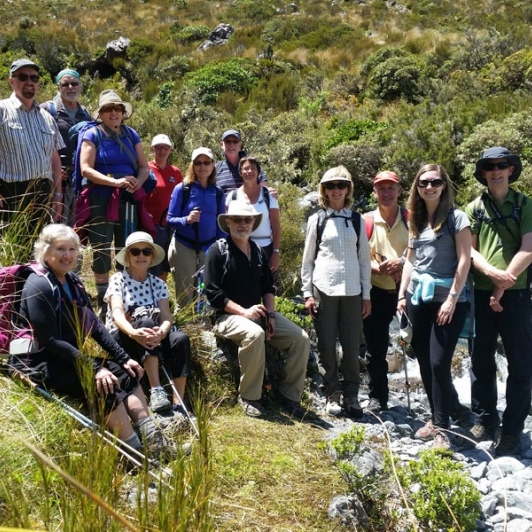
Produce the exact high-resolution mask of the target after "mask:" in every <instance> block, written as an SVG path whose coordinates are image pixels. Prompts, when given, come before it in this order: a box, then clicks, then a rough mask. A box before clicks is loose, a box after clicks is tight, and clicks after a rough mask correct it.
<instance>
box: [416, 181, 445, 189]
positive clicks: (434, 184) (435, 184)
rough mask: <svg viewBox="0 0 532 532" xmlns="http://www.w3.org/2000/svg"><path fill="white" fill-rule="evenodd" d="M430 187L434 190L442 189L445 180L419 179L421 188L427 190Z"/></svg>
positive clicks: (418, 182)
mask: <svg viewBox="0 0 532 532" xmlns="http://www.w3.org/2000/svg"><path fill="white" fill-rule="evenodd" d="M429 185H430V186H431V187H432V188H440V187H441V186H442V185H443V179H418V181H417V186H418V187H419V188H427V187H428V186H429Z"/></svg>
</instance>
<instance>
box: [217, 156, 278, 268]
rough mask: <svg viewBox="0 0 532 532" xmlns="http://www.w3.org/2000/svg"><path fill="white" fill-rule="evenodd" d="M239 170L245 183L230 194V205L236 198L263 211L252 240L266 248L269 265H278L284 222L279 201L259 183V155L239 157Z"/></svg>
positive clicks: (258, 210)
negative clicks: (280, 213) (282, 224)
mask: <svg viewBox="0 0 532 532" xmlns="http://www.w3.org/2000/svg"><path fill="white" fill-rule="evenodd" d="M238 171H239V173H240V175H241V176H242V179H243V183H242V186H241V187H240V188H238V189H237V190H234V191H233V192H231V193H228V194H227V200H226V204H227V207H229V203H231V201H232V200H234V199H239V200H246V201H248V202H249V203H250V204H251V205H253V207H254V208H255V210H256V211H257V212H261V213H262V221H261V223H260V225H259V226H258V227H257V229H255V231H253V233H251V240H254V241H255V242H257V244H258V245H259V246H260V247H261V248H263V249H264V251H265V252H266V255H267V257H268V260H269V263H270V269H271V270H272V271H273V272H275V271H277V270H278V269H279V245H280V244H281V223H280V221H279V203H278V201H277V198H274V197H273V196H272V195H271V194H270V191H269V190H268V188H267V187H265V186H262V185H261V184H260V183H259V175H260V172H261V167H260V163H259V160H258V159H257V158H256V157H251V156H246V157H242V159H240V162H239V163H238Z"/></svg>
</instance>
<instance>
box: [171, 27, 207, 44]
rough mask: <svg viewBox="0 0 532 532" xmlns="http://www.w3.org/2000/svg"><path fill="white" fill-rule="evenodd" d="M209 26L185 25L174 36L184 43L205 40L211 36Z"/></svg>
mask: <svg viewBox="0 0 532 532" xmlns="http://www.w3.org/2000/svg"><path fill="white" fill-rule="evenodd" d="M210 31H211V30H210V29H209V28H208V27H207V26H185V27H184V28H180V29H179V30H178V31H176V32H175V33H174V36H175V37H176V38H177V39H178V40H179V41H180V42H181V43H183V44H186V43H190V42H194V41H200V40H204V39H206V38H207V37H208V36H209V33H210Z"/></svg>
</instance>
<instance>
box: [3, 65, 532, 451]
mask: <svg viewBox="0 0 532 532" xmlns="http://www.w3.org/2000/svg"><path fill="white" fill-rule="evenodd" d="M39 73H40V69H39V67H38V66H37V65H36V64H34V63H33V62H31V61H29V60H27V59H21V60H17V61H15V62H13V64H12V65H11V69H10V78H9V83H10V84H11V86H12V88H13V91H14V92H13V94H12V95H11V97H10V98H9V99H7V100H2V101H0V151H1V152H2V157H0V207H1V209H2V217H1V218H2V222H3V224H4V227H5V226H6V225H7V224H8V223H9V221H10V220H13V216H15V215H16V214H17V213H19V214H20V212H21V209H22V211H23V212H24V215H25V216H27V217H28V219H29V220H32V221H34V222H35V226H36V227H39V226H41V227H43V228H42V230H41V231H40V234H39V237H38V238H37V240H36V242H35V243H34V251H35V260H36V262H37V263H38V265H40V267H41V268H42V271H36V272H35V273H32V274H31V275H30V276H29V277H28V280H27V281H26V283H25V285H24V289H23V292H22V298H21V305H20V315H21V319H22V320H25V322H26V323H27V324H28V325H29V327H30V328H31V329H32V330H33V332H34V336H35V339H36V342H35V343H33V344H32V349H31V350H29V349H28V352H26V353H18V354H16V355H13V357H12V358H11V360H10V364H11V365H12V366H13V367H14V368H17V369H18V370H22V371H26V372H28V373H29V374H30V375H31V376H32V378H34V379H36V380H38V381H39V382H41V383H42V384H44V385H45V386H46V387H49V388H50V389H54V390H56V391H58V392H60V393H64V394H66V395H69V396H72V397H76V398H80V399H84V400H87V401H88V402H91V401H93V400H94V398H93V397H89V396H88V395H87V392H86V391H85V388H84V386H83V382H82V377H81V375H80V371H79V364H78V361H79V359H80V357H81V356H82V355H81V352H82V344H83V341H84V339H85V338H86V337H87V336H89V335H90V336H91V337H92V338H93V339H94V340H95V341H96V342H97V343H98V344H99V345H100V346H101V349H102V350H103V352H104V353H105V355H103V356H101V357H96V358H94V359H91V361H92V371H93V373H94V380H95V383H96V392H97V396H98V397H101V398H102V408H103V410H104V412H105V413H106V424H107V426H108V427H109V428H110V429H111V430H113V431H115V432H116V434H117V435H118V437H119V438H121V439H122V440H124V441H125V442H127V444H128V445H130V446H132V447H134V448H138V449H140V448H141V446H142V445H145V446H147V447H148V448H149V449H151V450H152V451H153V452H154V453H156V454H161V453H167V452H168V450H169V449H171V448H172V445H171V442H168V441H167V440H166V439H165V437H164V435H163V434H162V432H161V431H160V429H159V428H158V426H157V425H156V424H155V423H154V421H153V418H152V416H151V414H150V411H151V412H164V411H169V410H175V411H178V412H179V411H180V410H183V409H184V408H185V409H186V407H185V406H184V398H185V387H186V380H187V376H188V374H189V362H190V340H189V338H188V336H187V334H186V333H185V332H183V331H181V330H179V329H177V328H176V326H175V325H174V323H173V318H172V313H171V311H170V301H169V299H170V296H169V290H168V286H167V284H166V283H167V279H168V274H169V273H172V276H173V280H174V283H175V292H176V296H177V298H178V300H179V302H180V304H186V303H188V302H191V301H193V300H194V298H195V297H197V291H196V290H195V288H194V282H195V281H194V279H195V278H196V277H197V275H198V272H199V270H200V269H201V268H203V269H204V271H203V275H204V291H205V295H206V297H207V300H208V302H209V305H210V306H211V307H212V309H213V318H212V319H213V329H214V332H215V334H216V335H217V336H219V337H221V338H225V339H227V340H230V341H232V342H233V343H235V344H236V345H237V346H238V360H239V366H240V382H239V389H238V401H239V404H240V405H241V407H242V409H243V411H244V413H245V414H246V415H248V416H252V417H260V416H264V415H265V414H266V410H265V407H264V405H263V403H262V402H261V397H262V392H263V381H264V374H265V361H266V346H265V342H266V341H268V342H270V343H271V344H272V345H273V346H274V347H275V348H277V349H279V350H281V351H283V352H285V356H284V361H285V362H284V371H283V376H282V377H281V381H280V382H279V383H278V387H279V401H278V403H279V406H280V408H281V409H282V410H283V411H284V412H286V413H287V414H289V415H291V416H294V417H295V418H298V419H304V418H305V417H306V416H307V415H308V414H309V412H308V410H307V409H306V408H305V406H304V405H303V404H302V403H301V397H302V393H303V389H304V383H305V377H306V369H307V362H308V358H309V350H310V340H309V337H308V335H307V333H306V332H305V331H304V330H303V329H301V328H300V327H299V326H297V325H295V324H294V323H293V322H291V321H290V320H288V319H287V318H286V317H285V316H283V315H282V314H281V313H279V312H277V311H276V309H275V297H274V296H275V285H276V276H277V274H278V269H279V265H280V244H281V227H280V219H279V203H278V198H277V191H276V190H274V189H271V188H269V187H268V182H267V177H266V175H265V173H264V172H263V170H262V168H261V165H260V162H259V160H258V159H257V158H255V157H252V156H247V155H246V154H245V153H244V152H243V151H242V137H241V135H240V133H239V132H238V131H237V130H234V129H230V130H227V131H225V132H224V133H223V134H222V135H221V147H222V149H223V151H224V159H223V160H222V161H220V162H218V163H216V161H215V157H214V154H213V152H212V150H211V149H210V148H207V147H199V148H196V149H195V150H193V152H192V155H191V160H190V163H189V165H188V168H187V169H186V171H185V176H184V177H183V176H182V174H181V171H180V170H179V168H177V167H176V166H174V165H171V164H169V162H168V159H169V156H170V153H171V151H172V149H173V143H172V141H171V139H170V138H169V137H168V136H167V135H166V134H158V135H155V136H154V137H153V140H152V142H151V152H152V155H153V160H152V161H150V162H148V160H147V158H146V156H145V154H144V150H143V147H142V143H141V141H140V138H139V135H138V134H137V132H136V131H135V130H134V129H132V128H130V127H128V126H126V125H125V124H124V120H126V119H127V118H129V117H130V116H131V114H132V112H133V108H132V106H131V104H130V103H129V102H126V101H123V100H122V98H120V96H119V95H118V94H117V93H116V92H115V91H112V90H106V91H103V92H102V93H101V94H100V97H99V104H98V107H97V109H96V110H95V111H94V112H93V113H92V115H91V117H92V118H93V119H94V123H92V122H90V121H88V118H89V114H88V112H87V110H86V109H84V108H83V107H82V106H81V105H80V104H79V103H78V101H77V100H78V98H79V96H80V93H81V81H80V76H79V74H78V73H77V72H76V71H75V70H71V69H66V70H63V71H61V72H59V74H58V75H57V77H56V82H57V85H58V91H59V92H58V95H57V97H56V98H55V99H54V100H53V101H52V102H47V103H46V104H43V105H42V106H39V105H38V104H37V103H36V101H35V94H36V90H37V86H38V83H39ZM82 122H86V123H87V126H86V127H82V128H80V129H79V138H77V140H76V145H75V146H73V145H72V142H71V139H70V137H71V136H72V128H73V127H74V126H75V125H76V124H80V123H82ZM33 152H35V154H33ZM521 170H522V164H521V160H520V158H519V156H517V155H515V154H512V153H511V152H510V151H509V150H507V149H506V148H503V147H492V148H490V149H488V150H486V151H485V152H484V153H483V154H482V156H481V157H480V158H479V160H478V161H477V163H476V168H475V177H476V179H477V180H478V181H479V182H480V183H482V184H483V185H484V186H485V187H486V191H485V192H484V193H483V194H482V196H481V197H480V198H477V199H476V200H475V201H473V202H471V203H470V204H469V205H468V206H467V207H466V209H465V212H464V211H462V210H460V209H457V208H456V206H455V204H454V187H453V183H452V181H451V180H450V178H449V176H448V174H447V172H446V170H445V169H444V168H443V167H442V166H441V165H438V164H426V165H423V166H422V167H421V168H420V169H419V171H418V172H417V174H416V176H415V178H414V180H413V182H412V185H411V188H410V192H409V196H408V200H407V204H406V207H407V208H406V209H405V208H403V207H401V206H400V205H399V198H400V195H401V193H402V188H401V180H400V179H399V177H398V176H397V175H396V174H395V173H394V172H392V171H383V172H380V173H378V174H377V175H376V176H375V177H374V179H373V194H374V196H375V199H376V202H377V208H376V209H375V210H374V211H372V212H369V213H365V214H364V215H363V216H361V215H360V214H358V213H357V212H355V211H354V210H353V209H352V203H353V196H354V184H353V180H352V176H351V175H350V173H349V172H348V170H347V169H346V168H345V167H344V166H341V165H340V166H336V167H334V168H330V169H328V170H327V171H326V172H325V173H324V175H323V176H322V178H321V180H320V183H319V186H318V197H319V207H320V209H319V211H318V212H316V213H314V214H312V215H311V216H310V218H309V220H308V223H307V230H306V237H305V245H304V250H303V259H302V267H301V280H302V291H303V297H304V299H305V308H306V310H307V311H308V313H309V315H310V316H311V317H312V318H313V320H314V327H315V330H316V334H317V340H318V353H319V363H320V366H321V370H322V371H321V374H322V377H323V392H324V395H325V398H326V406H325V410H326V412H327V414H328V415H331V416H341V415H346V416H349V417H352V418H355V419H358V418H361V417H362V416H363V413H364V409H365V410H366V411H368V412H372V413H373V414H375V415H379V413H380V412H381V411H384V410H386V409H387V408H388V400H389V388H388V379H387V373H388V368H387V361H386V354H387V351H388V346H389V327H390V323H391V321H392V319H393V317H394V316H395V315H396V313H397V312H400V313H406V315H407V316H408V318H409V320H410V322H411V324H412V330H413V335H412V347H413V349H414V351H415V354H416V357H417V359H418V361H419V365H420V370H421V378H422V381H423V385H424V388H425V391H426V393H427V396H428V400H429V404H430V410H431V418H430V419H429V420H427V423H426V424H425V425H424V426H423V427H422V428H420V429H419V430H418V431H417V432H416V435H415V436H416V437H417V438H421V439H424V440H433V442H434V443H433V444H434V446H435V447H437V448H445V449H449V448H451V446H452V443H451V440H450V438H449V427H450V420H451V419H454V420H456V421H460V420H463V419H464V417H465V416H464V415H465V414H470V410H469V409H468V408H467V407H466V406H464V405H462V404H461V403H460V402H459V400H458V394H457V392H456V389H455V387H454V385H453V379H452V375H451V363H452V359H453V355H454V351H455V347H456V344H457V342H458V338H459V336H460V333H461V331H462V329H463V328H464V323H465V320H466V318H467V315H468V313H469V312H470V311H472V309H474V320H475V341H474V343H473V349H472V353H471V408H472V411H473V413H474V414H475V416H476V417H475V422H474V423H473V424H472V426H471V427H470V432H471V434H472V435H473V437H474V438H476V439H477V440H479V441H480V440H485V439H495V438H496V446H495V454H496V455H497V456H504V455H511V454H516V453H518V452H519V449H520V443H521V442H520V437H521V434H522V431H523V428H524V422H525V419H526V416H527V415H528V412H529V409H530V403H531V385H532V328H531V325H532V322H531V317H532V314H531V298H530V291H529V285H528V280H527V269H528V266H529V265H530V263H531V261H532V203H531V202H530V201H528V199H527V197H526V196H524V195H523V194H520V193H518V192H516V191H514V190H513V189H512V188H510V184H511V183H513V182H514V181H516V180H517V179H518V178H519V175H520V173H521ZM76 179H79V182H80V190H79V191H78V192H79V194H77V193H76V190H75V188H76ZM28 198H33V199H34V200H35V199H36V198H41V199H42V200H43V202H42V203H40V204H39V203H37V202H35V201H33V202H31V201H29V200H28ZM49 198H52V202H51V204H50V203H48V205H49V207H50V209H51V212H52V216H53V217H54V219H55V222H56V223H48V224H47V223H46V216H47V215H48V214H47V212H48V211H47V210H46V209H43V205H46V204H47V203H46V201H44V200H45V199H46V200H48V201H49ZM43 213H44V214H43ZM79 234H82V235H84V236H86V237H87V238H88V242H90V245H91V247H92V250H93V259H92V270H93V273H94V278H95V284H96V292H97V302H98V312H97V313H96V312H93V310H92V308H91V305H90V303H89V298H88V297H87V294H86V291H85V289H84V287H83V283H82V282H81V280H80V278H79V276H78V275H77V274H76V273H75V270H76V268H77V258H78V253H79V251H80V249H81V241H80V236H79ZM113 243H114V248H113ZM113 249H114V250H115V252H116V255H115V256H114V259H115V261H116V268H115V270H116V271H115V273H114V274H113V275H112V276H111V275H110V273H111V271H112V270H113V263H112V259H113V254H112V250H113ZM470 272H471V273H472V275H473V281H474V291H473V293H471V292H470V291H468V290H467V289H466V284H467V279H468V275H469V274H470ZM362 335H363V336H364V338H365V341H366V344H367V349H368V359H369V363H368V366H367V367H368V372H369V379H370V380H369V402H368V404H367V405H365V407H364V408H362V407H361V405H360V403H359V399H358V396H359V388H360V382H361V379H360V362H359V347H360V344H361V341H362ZM498 335H500V337H501V339H502V343H503V345H504V349H505V354H506V357H507V360H508V378H507V382H506V403H507V406H506V408H505V410H504V413H503V416H502V430H501V431H500V435H498V432H499V428H500V425H501V418H500V416H499V413H498V410H497V367H496V362H495V352H496V348H497V338H498ZM337 341H339V342H340V345H341V347H342V357H341V360H338V357H337V349H336V346H337ZM161 363H164V364H167V365H168V367H170V378H171V381H172V382H171V384H172V390H173V394H172V397H169V396H168V394H167V393H166V391H165V389H164V388H163V386H162V385H161V381H160V377H159V369H160V365H161ZM144 372H145V373H146V375H147V378H148V383H149V389H150V393H149V403H148V402H147V400H146V398H145V397H144V394H143V392H142V390H141V388H140V387H139V382H140V379H141V378H142V376H143V374H144Z"/></svg>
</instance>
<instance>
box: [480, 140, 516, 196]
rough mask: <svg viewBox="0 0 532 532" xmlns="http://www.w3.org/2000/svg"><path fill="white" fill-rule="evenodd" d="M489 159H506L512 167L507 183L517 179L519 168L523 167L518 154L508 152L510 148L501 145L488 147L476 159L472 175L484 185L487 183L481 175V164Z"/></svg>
mask: <svg viewBox="0 0 532 532" xmlns="http://www.w3.org/2000/svg"><path fill="white" fill-rule="evenodd" d="M490 159H506V160H507V161H508V162H509V163H510V164H511V165H512V166H513V167H514V169H513V172H512V173H511V175H510V177H509V179H508V183H513V182H514V181H517V180H518V179H519V176H520V175H521V170H522V169H523V164H522V163H521V159H520V158H519V155H515V154H513V153H510V150H508V148H504V147H502V146H495V147H494V148H489V149H488V150H486V151H485V152H484V153H483V154H482V157H481V158H480V159H479V160H478V161H477V164H476V166H475V173H474V176H475V177H476V178H477V181H479V182H480V183H482V184H483V185H484V186H487V185H488V183H487V181H486V179H485V178H484V177H482V172H481V170H483V165H484V164H485V163H487V162H490Z"/></svg>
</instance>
